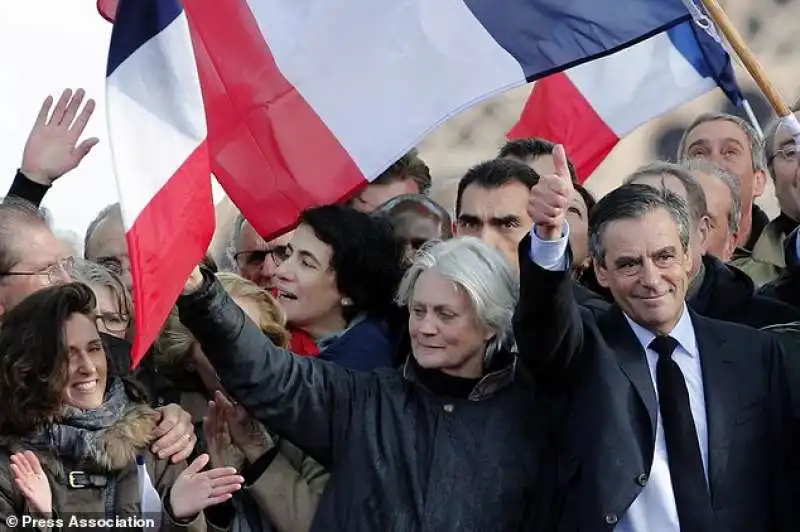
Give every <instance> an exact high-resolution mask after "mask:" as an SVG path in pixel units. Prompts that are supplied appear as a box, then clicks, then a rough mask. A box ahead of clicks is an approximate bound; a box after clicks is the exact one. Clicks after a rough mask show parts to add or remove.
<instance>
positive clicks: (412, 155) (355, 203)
mask: <svg viewBox="0 0 800 532" xmlns="http://www.w3.org/2000/svg"><path fill="white" fill-rule="evenodd" d="M430 188H431V171H430V169H429V168H428V165H427V164H425V161H423V160H422V159H420V158H419V154H418V153H417V150H416V149H412V150H410V151H409V152H408V153H406V154H405V155H403V156H402V157H400V159H398V160H397V162H395V163H394V164H393V165H392V166H390V167H389V168H388V169H386V170H385V171H384V172H383V173H382V174H381V175H379V176H378V177H377V178H376V179H375V180H374V181H372V182H371V183H369V184H368V185H366V186H365V187H364V188H363V189H361V191H360V192H358V193H357V194H356V195H355V196H354V197H353V198H352V199H351V200H350V201H349V202H348V205H350V206H351V207H353V208H354V209H356V210H359V211H361V212H372V211H374V210H375V209H376V208H378V207H379V206H380V205H383V204H384V203H386V202H387V201H389V200H390V199H392V198H394V197H397V196H402V195H403V194H423V195H427V194H428V192H429V191H430Z"/></svg>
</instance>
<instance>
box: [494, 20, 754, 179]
mask: <svg viewBox="0 0 800 532" xmlns="http://www.w3.org/2000/svg"><path fill="white" fill-rule="evenodd" d="M718 87H719V88H721V89H722V90H723V91H724V92H725V94H726V95H727V96H728V98H729V99H730V100H731V101H732V102H733V104H734V105H737V106H739V105H741V104H742V103H743V102H744V96H743V95H742V93H741V91H740V89H739V87H738V85H737V83H736V79H735V77H734V74H733V68H732V67H731V61H730V56H729V55H728V53H727V52H726V51H725V49H724V48H723V47H722V46H721V45H720V44H719V43H718V42H717V41H716V40H715V39H714V38H712V37H711V35H709V34H708V33H707V32H706V30H704V29H703V28H701V27H699V26H698V24H697V23H695V22H694V21H692V20H690V21H687V22H684V23H682V24H680V25H678V26H675V27H673V28H671V29H670V30H668V31H666V32H664V33H660V34H658V35H655V36H653V37H651V38H649V39H647V40H645V41H642V42H640V43H638V44H636V45H635V46H631V47H629V48H626V49H624V50H621V51H619V52H617V53H615V54H613V55H609V56H606V57H603V58H600V59H597V60H595V61H591V62H588V63H584V64H582V65H579V66H576V67H573V68H571V69H569V70H566V71H565V72H561V73H558V74H553V75H551V76H548V77H546V78H544V79H542V80H540V81H538V82H536V84H535V85H534V88H533V91H532V92H531V95H530V97H529V98H528V101H527V102H526V104H525V107H524V109H523V111H522V114H521V116H520V118H519V121H518V122H517V123H516V125H514V127H513V128H512V129H511V130H510V131H509V132H508V138H509V139H518V138H530V137H540V138H544V139H547V140H550V141H552V142H556V143H559V144H563V145H564V147H565V149H566V151H567V153H568V154H569V156H570V159H571V160H572V162H573V164H574V165H575V169H576V170H577V173H578V178H579V180H580V181H581V182H584V181H585V180H586V179H588V178H589V176H590V175H591V174H592V172H593V171H594V170H595V169H596V168H597V167H598V166H599V165H600V163H601V162H603V160H604V159H605V158H606V156H607V155H608V154H609V153H610V152H611V150H612V149H613V148H614V146H616V144H617V143H618V142H619V141H620V139H622V138H623V137H624V136H625V135H627V134H628V133H630V132H632V131H633V130H634V129H636V128H637V127H638V126H640V125H641V124H644V123H645V122H647V121H649V120H652V119H654V118H657V117H658V116H661V115H662V114H666V113H668V112H670V111H671V110H673V109H675V108H677V107H678V106H680V105H681V104H683V103H685V102H688V101H690V100H693V99H694V98H697V97H698V96H701V95H703V94H705V93H707V92H709V91H711V90H714V89H716V88H718Z"/></svg>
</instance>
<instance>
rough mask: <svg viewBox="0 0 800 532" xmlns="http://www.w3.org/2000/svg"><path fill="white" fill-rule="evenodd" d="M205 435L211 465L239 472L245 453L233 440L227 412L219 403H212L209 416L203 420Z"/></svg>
mask: <svg viewBox="0 0 800 532" xmlns="http://www.w3.org/2000/svg"><path fill="white" fill-rule="evenodd" d="M203 434H204V435H205V438H206V444H207V445H208V454H209V455H211V464H212V465H214V466H217V467H221V466H229V467H234V468H236V469H237V470H238V469H241V467H242V464H243V463H244V453H243V452H242V451H241V450H239V448H238V447H236V445H234V444H233V441H232V440H231V432H230V430H229V429H228V425H227V423H226V422H225V412H224V411H223V409H222V406H220V405H219V404H218V403H217V402H215V401H211V402H210V403H209V406H208V414H206V417H204V418H203Z"/></svg>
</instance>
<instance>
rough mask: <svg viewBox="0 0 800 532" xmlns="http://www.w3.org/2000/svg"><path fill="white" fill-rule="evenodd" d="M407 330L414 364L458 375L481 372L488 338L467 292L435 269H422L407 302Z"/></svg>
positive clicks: (486, 331)
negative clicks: (408, 314) (408, 313)
mask: <svg viewBox="0 0 800 532" xmlns="http://www.w3.org/2000/svg"><path fill="white" fill-rule="evenodd" d="M409 311H410V317H409V319H408V329H409V334H410V336H411V348H412V350H413V353H414V358H415V359H416V361H417V363H418V364H419V365H420V366H421V367H423V368H428V369H438V370H440V371H442V372H443V373H447V374H449V375H454V376H457V377H467V378H477V377H480V376H481V375H482V374H483V359H484V351H485V347H486V343H487V341H488V340H489V339H490V338H491V337H492V334H491V332H490V331H488V330H487V329H486V328H485V327H484V326H483V325H481V323H480V320H479V319H478V315H477V314H476V313H475V309H474V307H473V305H472V302H471V301H470V299H469V296H468V295H467V292H466V291H465V290H464V289H463V288H462V287H461V286H459V285H457V284H456V283H454V282H453V281H450V280H448V279H445V278H444V277H442V276H441V275H440V274H439V273H438V272H437V271H435V270H426V271H424V272H423V273H422V274H421V275H420V276H419V278H418V279H417V283H416V285H414V293H413V296H412V300H411V301H410V302H409Z"/></svg>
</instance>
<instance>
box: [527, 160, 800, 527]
mask: <svg viewBox="0 0 800 532" xmlns="http://www.w3.org/2000/svg"><path fill="white" fill-rule="evenodd" d="M559 152H560V156H561V159H562V160H561V162H560V163H558V162H557V164H556V169H557V173H556V174H553V175H548V176H542V178H541V180H540V181H539V184H538V185H537V186H536V187H534V189H532V190H531V195H530V211H531V217H532V218H533V219H534V225H533V227H532V229H531V233H530V238H529V239H527V240H526V242H524V243H523V245H521V246H520V262H521V264H522V275H521V297H520V300H519V304H518V307H517V312H516V314H515V317H514V332H515V338H516V340H517V344H518V347H519V353H520V362H521V364H523V365H525V367H528V368H530V371H531V372H532V373H533V374H534V375H535V377H536V378H537V382H540V383H542V391H543V392H545V393H547V394H548V395H549V396H550V397H552V398H553V400H555V401H561V402H562V404H563V405H564V406H563V409H559V408H555V409H554V412H557V413H558V414H559V415H560V416H561V418H562V423H563V432H562V441H561V443H560V445H559V453H561V456H562V457H563V462H564V464H565V465H564V467H563V470H562V474H561V475H560V478H559V481H558V484H557V486H556V495H555V496H554V501H557V502H555V504H553V505H551V508H552V509H553V513H552V521H551V522H550V523H549V527H548V528H547V530H585V531H592V530H594V531H608V530H612V529H616V530H623V531H631V532H648V531H651V530H659V531H664V532H666V531H670V532H672V531H674V532H677V531H678V530H683V531H687V530H693V531H700V532H716V531H719V530H726V531H728V532H745V531H748V532H749V531H751V530H782V531H787V532H788V531H790V530H796V529H798V527H800V521H798V517H800V516H798V511H797V509H798V506H797V500H798V497H800V494H798V473H799V471H798V459H797V453H796V449H797V445H798V442H797V430H796V422H795V421H794V420H793V419H792V416H791V410H790V402H789V394H788V386H787V383H786V376H785V368H784V366H783V361H782V354H781V349H780V347H779V345H778V343H777V341H776V339H775V338H773V337H772V336H770V335H767V334H765V333H762V332H760V331H757V330H754V329H751V328H748V327H741V326H739V325H736V324H730V323H724V322H720V321H717V320H711V319H707V318H704V317H702V316H700V315H698V314H696V313H694V312H693V311H691V310H690V309H688V308H687V306H686V303H685V296H686V290H687V288H688V286H689V283H690V280H689V271H690V270H691V268H692V258H691V254H690V249H689V248H690V238H691V233H692V231H693V230H694V229H695V228H693V227H692V222H691V219H690V214H689V208H688V207H687V205H686V203H685V202H684V201H683V200H682V199H681V198H680V197H679V196H677V195H675V194H673V193H672V192H670V191H669V190H667V189H666V188H663V187H661V188H655V187H652V186H650V185H643V184H637V183H634V184H629V185H624V186H622V187H619V188H618V189H616V190H614V191H612V192H611V193H609V194H608V195H606V196H605V197H604V198H603V199H602V200H600V201H599V202H598V204H597V205H596V207H595V209H594V211H593V213H592V220H591V223H590V227H591V232H590V235H589V242H590V247H591V254H592V264H593V266H594V268H595V270H596V275H597V279H598V280H599V281H600V282H602V283H603V284H604V285H605V286H607V287H608V288H609V289H610V290H611V291H612V293H613V295H614V300H615V305H614V307H613V308H612V309H611V310H609V311H608V312H606V313H596V314H595V313H589V312H585V311H582V310H581V309H580V308H579V307H578V305H577V303H576V301H575V300H574V297H573V290H572V288H571V286H570V284H571V283H572V282H573V281H572V280H571V276H570V274H569V260H570V258H569V245H568V239H567V235H568V233H569V225H568V224H567V223H566V216H565V214H566V209H567V206H568V205H569V199H570V197H571V195H572V190H571V189H572V184H571V179H570V176H569V172H568V171H567V169H566V163H565V161H564V159H565V157H566V156H565V155H563V148H559ZM744 398H746V399H744ZM753 405H759V407H757V408H755V409H754V408H753ZM720 464H725V466H724V467H720ZM754 472H758V473H757V474H756V473H754Z"/></svg>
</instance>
